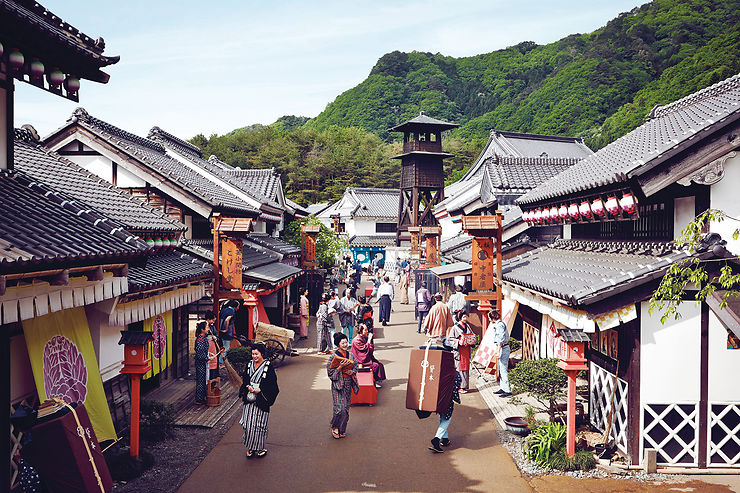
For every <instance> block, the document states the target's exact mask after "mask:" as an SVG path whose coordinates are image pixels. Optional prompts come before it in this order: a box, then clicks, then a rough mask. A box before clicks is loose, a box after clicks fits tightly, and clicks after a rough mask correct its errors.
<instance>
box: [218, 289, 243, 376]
mask: <svg viewBox="0 0 740 493" xmlns="http://www.w3.org/2000/svg"><path fill="white" fill-rule="evenodd" d="M237 310H239V302H238V301H237V300H229V301H227V302H226V303H225V304H224V307H223V308H221V313H220V314H219V326H218V337H219V339H220V342H219V345H220V346H221V347H222V348H223V352H222V353H221V356H219V359H218V361H219V363H222V362H223V357H224V356H225V355H226V353H227V352H228V350H229V347H230V346H231V341H232V339H234V337H235V335H236V329H235V324H236V312H237Z"/></svg>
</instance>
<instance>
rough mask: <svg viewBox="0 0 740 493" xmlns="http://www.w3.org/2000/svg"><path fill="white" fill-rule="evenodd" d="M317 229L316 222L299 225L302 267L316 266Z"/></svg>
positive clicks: (313, 267) (311, 267)
mask: <svg viewBox="0 0 740 493" xmlns="http://www.w3.org/2000/svg"><path fill="white" fill-rule="evenodd" d="M319 229H320V226H319V225H318V224H304V225H302V226H301V266H302V267H304V268H309V269H315V268H316V237H317V236H318V234H319Z"/></svg>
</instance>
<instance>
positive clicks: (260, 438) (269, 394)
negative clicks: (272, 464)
mask: <svg viewBox="0 0 740 493" xmlns="http://www.w3.org/2000/svg"><path fill="white" fill-rule="evenodd" d="M242 380H243V382H244V383H243V384H242V388H241V389H239V395H240V396H242V399H243V401H244V409H243V411H242V417H241V419H240V420H239V424H240V425H242V428H244V435H243V436H242V441H243V442H244V446H245V447H246V448H247V450H264V449H265V443H266V442H267V420H268V418H269V417H270V406H271V405H272V404H274V403H275V398H276V397H277V394H278V392H280V390H279V389H278V385H277V375H276V374H275V369H274V368H273V367H272V365H270V362H269V361H267V360H265V361H263V362H262V364H261V365H260V366H259V367H257V368H255V367H254V361H250V362H249V364H247V367H246V368H245V369H244V376H243V378H242ZM248 385H251V386H252V387H259V389H260V392H259V393H258V394H256V396H257V399H256V400H255V401H254V402H248V401H247V397H246V396H247V394H248V393H249V392H248V391H247V386H248Z"/></svg>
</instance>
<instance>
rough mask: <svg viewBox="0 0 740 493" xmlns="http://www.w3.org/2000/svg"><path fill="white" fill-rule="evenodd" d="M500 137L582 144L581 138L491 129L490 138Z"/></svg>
mask: <svg viewBox="0 0 740 493" xmlns="http://www.w3.org/2000/svg"><path fill="white" fill-rule="evenodd" d="M494 135H502V136H504V137H526V138H528V139H532V140H549V141H553V142H572V143H577V144H583V138H582V137H569V136H567V135H550V134H530V133H527V132H510V131H508V130H496V129H495V128H493V129H491V136H494Z"/></svg>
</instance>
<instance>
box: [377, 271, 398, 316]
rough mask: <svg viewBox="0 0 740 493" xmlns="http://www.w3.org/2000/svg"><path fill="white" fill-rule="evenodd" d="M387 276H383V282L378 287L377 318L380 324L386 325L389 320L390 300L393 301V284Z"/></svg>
mask: <svg viewBox="0 0 740 493" xmlns="http://www.w3.org/2000/svg"><path fill="white" fill-rule="evenodd" d="M389 281H390V279H389V278H388V276H385V277H384V278H383V283H382V284H381V285H380V287H379V288H378V304H379V305H380V308H379V309H378V319H379V321H380V323H381V324H383V325H384V326H385V325H388V322H390V321H391V302H392V301H393V294H394V293H393V284H391V283H390V282H389Z"/></svg>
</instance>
